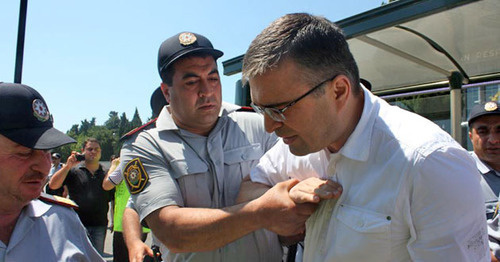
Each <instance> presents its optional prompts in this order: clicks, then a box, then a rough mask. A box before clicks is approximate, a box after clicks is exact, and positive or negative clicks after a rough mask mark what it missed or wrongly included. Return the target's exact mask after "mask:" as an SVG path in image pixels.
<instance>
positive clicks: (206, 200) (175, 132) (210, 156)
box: [120, 32, 315, 262]
mask: <svg viewBox="0 0 500 262" xmlns="http://www.w3.org/2000/svg"><path fill="white" fill-rule="evenodd" d="M221 56H222V52H221V51H219V50H216V49H214V48H213V46H212V43H211V42H210V41H209V40H208V39H207V38H206V37H204V36H202V35H199V34H195V33H191V32H182V33H179V34H177V35H174V36H172V37H170V38H168V39H167V40H165V41H164V42H163V43H162V45H161V46H160V50H159V54H158V71H159V73H160V76H161V78H162V83H161V90H162V92H163V94H164V96H165V98H166V100H167V102H169V105H168V106H166V107H164V108H163V110H162V111H161V112H160V115H159V117H158V120H157V121H156V127H155V128H152V129H149V130H146V131H143V132H140V133H138V134H137V135H136V136H133V137H131V138H129V139H128V140H127V141H125V143H124V145H123V147H122V150H121V153H120V158H121V160H122V161H123V163H125V165H124V167H123V176H124V178H125V181H126V182H127V185H128V188H129V190H130V193H131V198H132V200H133V204H134V206H135V207H136V208H137V211H138V213H139V216H140V220H141V222H142V223H143V224H147V226H148V227H149V228H151V232H152V233H153V236H154V238H153V242H154V244H156V245H158V246H160V251H161V253H162V258H163V259H164V261H207V262H210V261H281V259H282V248H281V246H280V244H279V242H278V237H277V235H276V234H274V233H271V232H268V231H265V230H261V229H264V228H265V229H270V230H272V231H273V232H275V233H280V234H284V235H293V234H297V233H299V232H301V231H302V230H303V224H304V222H305V220H306V219H307V217H308V216H309V215H310V214H311V213H312V212H313V211H314V209H315V205H313V204H310V203H306V204H295V203H294V202H293V201H291V199H289V197H288V188H289V187H290V186H291V185H292V184H293V183H295V182H297V181H287V182H284V183H281V184H278V185H277V186H276V187H274V188H272V189H270V190H269V191H268V192H266V193H265V194H264V195H262V196H261V197H259V198H257V199H256V200H253V201H250V202H248V203H244V204H236V198H237V195H238V192H239V187H240V185H241V182H242V180H243V179H245V178H246V177H248V175H249V172H250V169H251V168H252V167H253V166H255V164H256V163H257V161H258V159H259V158H260V157H261V156H262V155H263V154H264V152H266V151H267V150H268V149H269V148H271V147H272V146H273V145H274V144H275V142H276V136H274V135H272V134H267V133H266V132H265V130H264V126H263V123H262V116H259V115H258V114H255V113H253V112H241V111H239V110H240V107H239V106H236V105H231V104H227V103H223V102H222V92H221V83H220V76H219V71H218V69H217V63H216V60H217V59H218V58H219V57H221ZM125 218H126V214H124V219H125ZM126 239H127V238H126ZM139 259H140V258H139ZM131 260H132V259H131Z"/></svg>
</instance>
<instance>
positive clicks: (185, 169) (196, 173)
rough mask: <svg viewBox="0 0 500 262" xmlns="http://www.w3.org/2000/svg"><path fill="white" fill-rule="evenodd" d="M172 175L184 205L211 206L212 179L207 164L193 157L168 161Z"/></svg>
mask: <svg viewBox="0 0 500 262" xmlns="http://www.w3.org/2000/svg"><path fill="white" fill-rule="evenodd" d="M170 166H171V167H172V169H173V172H172V177H173V178H174V179H175V180H176V181H177V185H178V186H179V189H180V191H181V193H182V199H183V201H184V206H186V207H211V206H212V195H213V187H214V180H213V177H212V175H211V174H210V173H209V172H208V166H207V165H206V164H205V162H203V161H201V160H200V159H197V158H193V159H190V160H189V162H188V161H186V160H185V159H174V160H172V161H170Z"/></svg>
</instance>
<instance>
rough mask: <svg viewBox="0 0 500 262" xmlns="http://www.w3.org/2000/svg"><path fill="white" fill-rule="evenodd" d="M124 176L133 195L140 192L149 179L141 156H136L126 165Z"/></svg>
mask: <svg viewBox="0 0 500 262" xmlns="http://www.w3.org/2000/svg"><path fill="white" fill-rule="evenodd" d="M123 177H124V178H125V181H126V182H127V185H128V189H129V191H130V194H133V195H135V194H137V193H140V192H141V191H142V190H143V189H144V187H145V186H146V183H147V182H148V180H149V176H148V173H146V170H145V169H144V166H143V165H142V163H141V160H140V159H139V158H134V159H132V160H130V161H129V162H128V163H127V165H125V168H124V169H123Z"/></svg>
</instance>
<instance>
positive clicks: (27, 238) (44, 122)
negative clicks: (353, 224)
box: [0, 83, 103, 261]
mask: <svg viewBox="0 0 500 262" xmlns="http://www.w3.org/2000/svg"><path fill="white" fill-rule="evenodd" d="M52 122H53V120H52V115H51V114H50V112H49V110H48V108H47V105H46V103H45V101H44V99H43V98H42V96H41V95H40V94H39V93H38V92H37V91H36V90H34V89H32V88H31V87H28V86H26V85H21V84H8V83H0V261H103V259H102V258H101V257H100V256H99V254H98V253H97V251H96V250H95V249H94V248H93V247H92V245H91V244H90V241H89V239H88V238H87V235H86V233H85V229H84V227H83V225H82V223H81V222H80V220H79V219H78V216H77V215H76V213H75V212H74V211H73V209H72V208H71V207H65V206H64V205H71V204H70V203H65V202H62V201H58V200H57V199H55V198H53V197H51V196H49V195H47V196H45V197H43V196H42V197H40V193H41V192H42V187H43V186H44V185H45V182H46V180H47V175H48V174H49V170H50V164H51V163H50V149H52V148H56V147H59V146H62V145H65V144H69V143H74V142H75V140H73V139H72V138H70V137H68V136H66V135H65V134H63V133H61V132H60V131H58V130H56V129H55V128H54V127H53V125H52Z"/></svg>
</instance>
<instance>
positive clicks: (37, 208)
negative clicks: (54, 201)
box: [24, 199, 50, 217]
mask: <svg viewBox="0 0 500 262" xmlns="http://www.w3.org/2000/svg"><path fill="white" fill-rule="evenodd" d="M49 209H50V205H49V204H47V203H44V202H43V201H40V200H38V199H34V200H32V201H30V202H29V204H28V205H27V206H26V207H25V210H24V212H26V215H28V216H29V217H41V216H42V215H43V214H45V213H46V212H47V211H49Z"/></svg>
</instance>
